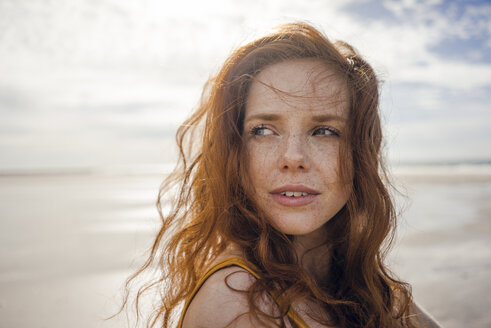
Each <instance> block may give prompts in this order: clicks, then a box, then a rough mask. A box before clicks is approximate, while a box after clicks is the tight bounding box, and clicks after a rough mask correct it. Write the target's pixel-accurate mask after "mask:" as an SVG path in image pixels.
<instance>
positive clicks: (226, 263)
mask: <svg viewBox="0 0 491 328" xmlns="http://www.w3.org/2000/svg"><path fill="white" fill-rule="evenodd" d="M230 266H238V267H241V268H242V269H244V270H246V271H248V272H249V273H250V274H252V275H253V276H254V277H255V278H256V279H259V274H258V272H259V270H258V269H257V267H256V266H255V265H254V264H252V263H249V262H246V261H245V260H244V259H242V258H241V257H231V258H228V259H226V260H223V261H220V262H218V263H216V264H215V265H213V266H212V267H211V268H210V269H208V271H206V273H205V274H204V276H203V277H201V279H200V280H199V281H198V283H197V284H196V287H195V288H194V290H193V292H192V293H191V295H190V296H189V297H188V299H187V300H186V303H185V304H184V308H183V310H182V314H181V318H180V319H179V324H178V325H177V327H178V328H181V327H182V322H183V320H184V315H185V314H186V311H187V309H188V307H189V304H191V301H192V300H193V298H194V296H195V295H196V294H197V293H198V291H199V289H200V288H201V286H202V285H203V284H204V283H205V281H206V280H207V279H208V278H209V277H210V276H211V275H212V274H214V273H215V272H217V271H218V270H220V269H223V268H227V267H230ZM270 294H271V293H270ZM271 296H273V295H271ZM278 302H281V300H278ZM287 314H288V316H289V317H290V318H291V319H292V320H293V322H295V324H296V325H297V326H298V327H299V328H309V326H308V325H307V324H306V323H305V321H303V319H302V317H300V315H298V313H297V311H295V310H294V309H293V307H291V306H290V309H289V310H288V313H287Z"/></svg>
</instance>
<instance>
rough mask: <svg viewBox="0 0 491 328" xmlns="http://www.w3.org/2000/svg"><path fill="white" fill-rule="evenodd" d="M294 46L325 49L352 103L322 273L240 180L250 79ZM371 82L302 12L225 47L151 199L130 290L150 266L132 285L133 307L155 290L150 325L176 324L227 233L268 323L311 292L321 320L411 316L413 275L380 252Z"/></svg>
mask: <svg viewBox="0 0 491 328" xmlns="http://www.w3.org/2000/svg"><path fill="white" fill-rule="evenodd" d="M300 58H312V59H316V60H320V61H322V62H323V63H325V65H326V66H327V67H328V68H329V69H330V71H332V72H333V73H334V74H336V75H337V76H338V77H339V78H342V79H343V81H346V85H347V88H348V98H349V105H350V106H349V119H348V130H347V132H348V133H347V135H348V137H347V139H346V140H345V142H344V147H341V149H340V164H341V165H340V173H339V174H340V175H342V176H343V177H344V178H347V179H349V181H351V186H350V190H351V192H350V196H349V199H348V201H347V203H346V205H345V206H344V207H343V208H342V209H341V211H340V212H339V213H337V214H336V215H335V217H334V218H332V219H331V220H330V221H329V222H328V223H326V226H325V228H326V234H327V235H326V236H328V238H327V239H328V241H327V243H328V244H329V247H330V249H331V254H330V256H331V264H330V266H329V274H328V275H327V276H326V278H325V281H318V280H315V279H313V278H312V276H311V275H310V274H309V273H308V272H307V271H306V270H304V269H303V268H302V267H301V266H300V265H299V261H300V260H299V259H298V258H297V255H296V253H295V250H294V248H293V243H292V241H293V239H294V237H293V236H288V235H285V234H282V233H281V232H279V231H277V230H276V229H274V228H273V227H272V226H271V225H270V223H269V222H268V221H267V220H266V219H265V218H264V216H262V215H261V214H260V210H259V209H258V208H256V206H255V204H254V202H253V201H252V199H251V198H252V197H250V196H249V194H250V193H249V192H248V188H247V187H246V185H247V181H248V177H247V174H246V172H247V170H246V167H245V163H246V161H245V157H244V156H245V150H244V142H243V131H242V130H243V121H244V112H245V107H246V99H247V96H248V92H249V89H250V86H251V83H252V81H254V79H255V77H256V76H257V75H258V74H259V73H260V72H261V71H263V70H264V69H265V68H267V67H268V66H270V65H273V64H275V63H279V62H282V61H286V60H292V59H300ZM378 84H379V82H378V80H377V77H376V75H375V73H374V71H373V69H372V68H371V67H370V65H369V64H368V63H367V62H366V61H365V60H363V59H362V58H361V57H360V55H359V54H358V53H357V52H356V51H355V50H354V49H353V48H352V47H351V46H350V45H348V44H347V43H344V42H334V43H332V42H331V41H329V40H328V39H327V38H326V37H325V36H324V35H323V34H321V33H320V32H319V31H318V30H317V29H315V28H314V27H312V26H311V25H308V24H305V23H293V24H286V25H281V26H279V27H278V28H277V29H276V30H274V32H272V33H271V34H269V35H266V36H264V37H262V38H259V39H257V40H255V41H252V42H250V43H248V44H246V45H244V46H241V47H239V48H238V49H236V50H235V51H234V52H233V53H232V54H231V55H230V56H229V57H228V59H227V60H226V61H225V63H224V65H223V66H222V68H221V70H220V71H219V72H218V74H217V75H216V76H214V77H213V78H211V79H210V80H209V81H208V82H207V84H206V85H205V88H204V91H203V95H202V99H201V102H200V104H199V106H198V108H197V110H196V111H195V112H194V114H192V116H191V117H190V118H189V119H188V120H187V121H185V123H184V124H183V125H181V126H180V128H179V129H178V132H177V135H176V139H177V144H178V147H179V151H180V157H179V162H178V165H177V166H176V169H175V170H174V171H173V173H172V174H171V175H170V176H169V177H168V178H167V179H166V180H165V181H164V182H163V184H162V186H161V189H160V193H159V198H158V201H157V207H158V209H159V213H160V214H161V219H162V226H161V229H160V231H159V233H158V234H157V236H156V239H155V242H154V244H153V247H152V248H151V251H150V255H149V257H148V259H147V261H146V262H145V263H144V265H143V266H142V267H141V268H140V269H139V270H138V271H137V272H136V273H135V274H133V275H132V276H131V277H130V278H129V279H128V281H127V286H126V287H127V291H128V290H129V289H128V288H129V286H130V284H131V283H132V282H134V281H135V280H137V279H136V278H137V277H140V276H145V275H144V273H145V272H154V273H155V272H156V274H155V275H154V276H153V278H152V279H150V280H149V279H148V278H145V279H146V280H145V282H144V283H143V285H141V286H140V288H139V289H138V290H137V292H136V294H135V295H136V296H135V306H136V308H137V313H139V311H138V310H139V304H140V298H141V297H142V296H143V295H144V294H147V293H154V295H158V296H159V297H158V300H157V303H156V305H155V306H156V307H155V309H154V311H153V312H152V313H151V314H150V315H149V316H147V319H148V321H147V326H151V327H153V326H155V325H156V324H159V325H160V324H163V326H164V327H169V326H171V325H173V324H174V323H175V315H176V314H179V311H180V309H181V306H182V303H183V302H184V300H186V298H188V297H189V295H190V293H191V292H192V290H193V289H194V287H195V286H196V284H197V281H198V280H199V279H200V277H201V276H202V275H203V274H204V272H205V271H206V269H207V268H208V267H209V265H210V264H211V263H212V262H213V261H214V260H215V259H216V257H217V256H219V255H220V254H222V253H223V252H224V251H225V250H226V248H227V246H228V245H230V244H231V243H232V244H234V245H238V246H239V248H240V249H241V250H242V252H243V256H244V258H245V259H246V260H248V261H249V262H251V263H253V264H255V265H256V266H257V267H258V268H259V270H260V271H261V272H260V274H261V277H260V279H257V280H255V282H254V283H253V285H252V286H251V288H250V289H249V291H248V292H247V294H248V299H249V306H250V309H249V310H250V312H251V313H252V314H253V315H254V316H255V317H256V318H257V319H258V320H260V321H261V322H263V323H265V324H267V325H273V326H274V325H277V324H278V322H281V324H280V325H284V322H283V320H282V319H281V318H284V314H285V313H286V312H287V311H288V308H289V307H290V306H291V304H292V303H293V302H295V301H296V300H300V299H304V298H306V297H308V298H310V299H313V300H315V302H317V303H318V304H319V305H321V306H322V307H323V308H324V309H325V311H326V313H327V314H328V316H329V320H328V321H326V320H325V319H322V318H320V317H319V318H314V319H316V320H318V321H320V322H322V323H324V324H330V325H336V326H339V327H413V326H414V323H413V322H412V321H411V320H410V307H411V303H412V301H411V292H410V287H409V285H407V284H406V283H404V282H401V281H398V280H396V279H395V278H394V277H393V276H392V274H391V273H390V272H389V271H388V269H387V267H386V266H385V264H384V257H385V255H386V252H387V250H388V248H389V246H390V243H391V241H392V239H393V237H394V229H395V226H396V215H395V210H394V206H393V203H392V201H391V197H390V194H389V191H388V187H387V186H388V185H389V184H388V180H387V174H386V173H385V172H386V171H385V168H384V165H383V161H382V156H381V145H382V130H381V123H380V117H379V112H378V111H379V91H378ZM347 163H348V164H347ZM164 207H165V208H166V210H165V211H164V210H163V208H164ZM272 289H274V290H275V293H277V294H278V295H281V298H282V302H281V304H280V310H281V314H280V315H279V316H278V317H274V316H273V315H272V314H271V313H264V312H262V311H261V309H260V308H259V307H258V305H257V300H258V299H259V297H260V296H261V295H262V294H263V293H264V291H266V290H272ZM155 291H157V292H155ZM128 298H129V296H128V294H126V297H125V300H124V304H123V307H124V306H127V305H128V303H127V301H128ZM138 315H139V314H138ZM278 319H279V320H278ZM292 324H293V325H294V323H292Z"/></svg>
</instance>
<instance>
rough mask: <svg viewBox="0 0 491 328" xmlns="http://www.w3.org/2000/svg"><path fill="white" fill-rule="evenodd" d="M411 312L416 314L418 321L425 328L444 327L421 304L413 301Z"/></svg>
mask: <svg viewBox="0 0 491 328" xmlns="http://www.w3.org/2000/svg"><path fill="white" fill-rule="evenodd" d="M411 313H413V314H414V315H416V318H417V323H418V324H419V325H420V326H422V327H424V328H442V326H441V325H440V324H439V323H438V322H437V321H436V319H435V318H433V317H432V316H431V315H430V314H429V313H428V312H427V311H426V310H425V309H423V308H422V307H421V306H420V305H419V304H417V303H415V302H413V303H412V306H411Z"/></svg>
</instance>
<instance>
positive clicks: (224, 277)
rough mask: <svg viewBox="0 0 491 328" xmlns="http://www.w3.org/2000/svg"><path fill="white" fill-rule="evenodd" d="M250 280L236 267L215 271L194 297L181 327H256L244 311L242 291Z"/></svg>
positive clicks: (242, 270) (247, 307) (247, 275)
mask: <svg viewBox="0 0 491 328" xmlns="http://www.w3.org/2000/svg"><path fill="white" fill-rule="evenodd" d="M254 281H255V278H254V277H253V276H252V275H251V274H250V273H249V272H247V271H246V270H244V269H242V268H240V267H235V266H233V267H228V268H224V269H221V270H219V271H217V272H215V273H214V274H213V275H211V276H210V277H209V278H208V279H207V280H206V282H205V283H204V284H203V286H201V288H200V290H199V291H198V293H196V295H195V296H194V298H193V300H192V301H191V303H190V305H189V307H188V309H187V311H186V313H185V316H184V320H183V325H182V327H183V328H197V327H203V328H207V327H210V328H211V327H213V328H215V327H258V323H257V321H256V320H254V318H253V317H252V316H251V315H249V314H248V311H249V303H248V300H247V294H246V291H247V290H248V289H249V287H250V286H251V285H252V284H253V283H254ZM271 302H272V301H271Z"/></svg>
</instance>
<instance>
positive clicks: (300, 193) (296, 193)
mask: <svg viewBox="0 0 491 328" xmlns="http://www.w3.org/2000/svg"><path fill="white" fill-rule="evenodd" d="M281 194H282V195H283V196H288V197H300V196H307V195H308V193H306V192H303V191H283V192H282V193H281Z"/></svg>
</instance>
